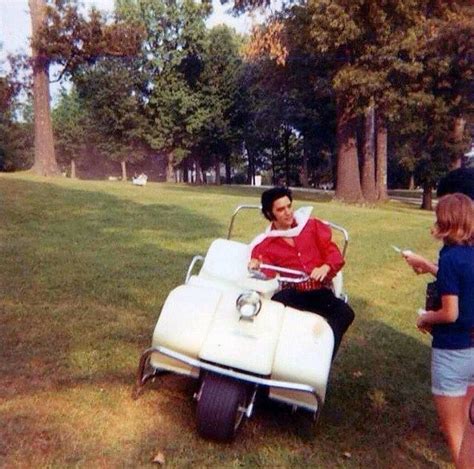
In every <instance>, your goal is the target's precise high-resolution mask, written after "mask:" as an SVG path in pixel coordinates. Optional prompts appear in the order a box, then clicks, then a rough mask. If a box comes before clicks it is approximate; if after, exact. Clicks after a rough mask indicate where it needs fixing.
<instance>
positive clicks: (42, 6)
mask: <svg viewBox="0 0 474 469" xmlns="http://www.w3.org/2000/svg"><path fill="white" fill-rule="evenodd" d="M28 4H29V7H30V15H31V30H32V37H33V41H34V39H35V38H36V36H37V34H38V32H39V30H40V28H41V26H42V24H43V23H44V20H45V13H46V2H45V0H29V2H28ZM32 62H33V111H34V121H35V151H34V154H35V161H34V164H33V171H34V172H35V173H37V174H40V175H42V176H54V175H57V174H59V168H58V164H57V162H56V155H55V152H54V137H53V125H52V122H51V109H50V95H49V60H48V58H47V57H45V56H44V55H41V53H40V52H39V51H38V50H37V49H36V48H35V47H34V46H33V47H32Z"/></svg>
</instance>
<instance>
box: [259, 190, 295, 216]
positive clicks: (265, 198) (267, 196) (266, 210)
mask: <svg viewBox="0 0 474 469" xmlns="http://www.w3.org/2000/svg"><path fill="white" fill-rule="evenodd" d="M282 197H288V198H289V199H290V202H292V201H293V196H292V195H291V191H290V189H288V188H287V187H272V188H271V189H267V190H266V191H265V192H262V199H261V201H262V213H263V216H264V217H265V218H266V219H267V220H270V221H273V220H274V216H273V213H272V208H273V202H275V200H278V199H281V198H282Z"/></svg>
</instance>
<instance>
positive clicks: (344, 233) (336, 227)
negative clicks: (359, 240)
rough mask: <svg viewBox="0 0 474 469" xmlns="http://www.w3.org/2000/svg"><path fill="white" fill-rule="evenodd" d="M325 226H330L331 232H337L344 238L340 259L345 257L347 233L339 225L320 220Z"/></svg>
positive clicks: (347, 240) (347, 241)
mask: <svg viewBox="0 0 474 469" xmlns="http://www.w3.org/2000/svg"><path fill="white" fill-rule="evenodd" d="M322 222H323V223H324V224H325V225H328V226H330V227H331V228H332V229H333V230H336V231H339V232H340V233H342V235H343V236H344V246H343V248H342V257H344V258H345V257H346V251H347V246H348V244H349V233H348V231H347V230H346V229H345V228H343V227H342V226H340V225H336V224H335V223H331V222H330V221H326V220H322Z"/></svg>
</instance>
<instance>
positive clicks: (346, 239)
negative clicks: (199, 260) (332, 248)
mask: <svg viewBox="0 0 474 469" xmlns="http://www.w3.org/2000/svg"><path fill="white" fill-rule="evenodd" d="M244 209H252V210H255V209H257V210H261V209H262V206H261V205H239V206H238V207H237V208H236V209H235V210H234V213H233V214H232V218H231V219H230V225H229V231H228V233H227V239H230V238H231V236H232V229H233V228H234V220H235V217H236V216H237V214H238V213H239V212H240V210H244ZM321 221H322V222H323V223H324V224H325V225H328V226H330V227H331V228H332V229H334V230H336V231H339V232H340V233H342V235H343V237H344V246H343V247H342V257H344V258H345V257H346V252H347V246H348V245H349V233H348V231H347V230H346V229H345V228H343V227H342V226H340V225H336V224H335V223H331V222H330V221H326V220H321Z"/></svg>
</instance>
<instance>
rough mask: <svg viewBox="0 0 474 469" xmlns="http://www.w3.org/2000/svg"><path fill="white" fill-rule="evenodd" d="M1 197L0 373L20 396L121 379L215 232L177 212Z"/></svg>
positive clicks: (124, 203) (100, 197) (98, 200)
mask: <svg viewBox="0 0 474 469" xmlns="http://www.w3.org/2000/svg"><path fill="white" fill-rule="evenodd" d="M2 189H4V190H5V193H9V195H10V197H8V198H7V197H5V198H4V200H3V201H2V212H3V215H4V217H3V219H4V223H3V225H2V227H1V232H0V234H1V237H2V244H1V245H0V251H1V255H2V269H1V271H0V296H1V301H0V313H1V315H2V331H1V332H2V347H1V349H0V372H1V374H2V381H3V383H7V384H9V385H11V386H14V383H15V382H17V380H23V381H28V382H29V384H28V386H26V385H25V386H23V390H24V391H26V390H27V389H29V390H30V391H31V390H32V389H35V388H36V387H37V386H39V387H43V386H48V385H52V384H53V383H57V382H58V380H59V381H61V380H66V381H68V382H69V381H71V380H72V381H74V379H77V380H79V381H81V380H87V379H93V376H94V375H96V374H97V375H99V376H103V375H104V374H112V375H113V374H114V373H115V374H116V376H117V377H118V378H119V379H120V377H123V370H124V369H126V368H127V367H129V366H130V364H131V361H133V363H134V366H135V360H136V356H137V351H138V350H140V349H142V348H144V347H146V346H147V345H148V344H149V342H150V337H151V331H152V327H153V324H154V322H155V321H156V318H157V316H158V312H159V310H160V307H161V305H162V303H163V301H164V299H165V298H166V296H167V294H168V292H169V291H170V290H171V289H172V288H173V287H174V286H176V285H178V284H180V283H182V281H183V280H184V276H185V273H186V269H187V266H188V265H189V262H190V260H191V258H192V256H193V255H194V254H198V253H203V252H205V250H206V249H207V247H208V244H209V241H208V240H209V239H213V238H214V237H215V233H218V232H221V231H222V227H221V226H220V225H219V224H218V223H216V222H215V221H214V220H212V219H209V218H208V217H205V216H203V215H201V214H199V213H196V212H195V211H191V210H187V209H186V208H183V207H182V206H179V205H170V204H166V203H162V204H160V203H156V204H149V205H141V204H139V203H136V202H133V201H130V200H123V199H120V198H118V197H114V196H113V195H110V194H107V193H102V192H88V191H82V190H77V189H65V188H62V187H58V186H56V185H53V184H50V183H38V182H31V181H21V180H4V181H2ZM130 354H132V355H133V359H131V358H130V357H129V355H130ZM19 369H21V373H20V374H19V373H18V370H19ZM132 379H133V378H132ZM3 392H7V391H5V390H4V391H3Z"/></svg>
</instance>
